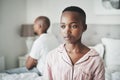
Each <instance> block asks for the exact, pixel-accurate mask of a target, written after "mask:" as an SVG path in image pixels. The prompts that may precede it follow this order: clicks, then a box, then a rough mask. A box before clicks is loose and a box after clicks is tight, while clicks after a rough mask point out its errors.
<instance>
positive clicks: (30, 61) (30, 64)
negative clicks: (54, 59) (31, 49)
mask: <svg viewBox="0 0 120 80" xmlns="http://www.w3.org/2000/svg"><path fill="white" fill-rule="evenodd" d="M36 65H37V60H36V59H34V58H32V57H30V56H28V58H27V60H26V68H27V69H28V70H30V69H32V68H33V67H36Z"/></svg>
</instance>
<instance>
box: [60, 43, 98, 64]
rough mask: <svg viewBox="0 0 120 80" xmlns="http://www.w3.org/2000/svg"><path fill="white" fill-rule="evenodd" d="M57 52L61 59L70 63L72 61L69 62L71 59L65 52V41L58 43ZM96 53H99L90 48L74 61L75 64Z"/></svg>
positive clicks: (96, 54)
mask: <svg viewBox="0 0 120 80" xmlns="http://www.w3.org/2000/svg"><path fill="white" fill-rule="evenodd" d="M58 52H60V53H61V57H62V59H63V60H64V61H65V62H66V63H68V64H70V65H72V62H71V60H70V58H69V56H68V54H67V52H66V49H65V43H64V44H61V45H60V47H59V48H58ZM98 55H99V54H98V53H97V52H96V51H95V50H94V49H93V48H91V49H90V51H88V52H87V53H86V54H85V55H84V56H83V57H82V58H81V59H79V60H78V61H77V62H76V63H75V65H77V64H79V63H82V62H84V61H86V60H88V59H89V57H95V56H98Z"/></svg>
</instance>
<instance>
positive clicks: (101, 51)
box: [90, 43, 104, 58]
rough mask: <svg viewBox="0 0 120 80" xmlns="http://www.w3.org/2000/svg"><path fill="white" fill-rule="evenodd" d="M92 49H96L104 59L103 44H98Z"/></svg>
mask: <svg viewBox="0 0 120 80" xmlns="http://www.w3.org/2000/svg"><path fill="white" fill-rule="evenodd" d="M90 48H93V49H95V50H96V51H97V52H98V53H99V55H100V57H101V58H103V56H104V46H103V44H101V43H100V44H97V45H95V46H90Z"/></svg>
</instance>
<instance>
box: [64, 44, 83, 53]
mask: <svg viewBox="0 0 120 80" xmlns="http://www.w3.org/2000/svg"><path fill="white" fill-rule="evenodd" d="M84 47H85V46H84V45H83V44H82V43H81V42H77V43H74V44H71V43H69V44H65V48H66V50H67V52H69V53H81V51H82V50H83V48H84Z"/></svg>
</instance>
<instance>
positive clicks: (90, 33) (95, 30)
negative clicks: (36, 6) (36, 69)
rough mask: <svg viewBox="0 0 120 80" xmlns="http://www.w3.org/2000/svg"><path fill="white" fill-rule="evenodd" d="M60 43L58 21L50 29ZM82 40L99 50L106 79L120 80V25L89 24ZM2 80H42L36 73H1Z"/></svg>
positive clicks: (61, 40)
mask: <svg viewBox="0 0 120 80" xmlns="http://www.w3.org/2000/svg"><path fill="white" fill-rule="evenodd" d="M48 32H49V33H51V34H53V35H54V36H55V37H56V38H57V39H58V42H59V43H62V42H63V38H62V37H61V35H60V27H59V24H58V23H54V24H52V27H51V28H50V29H49V31H48ZM82 42H83V43H84V44H86V45H87V46H88V47H90V48H94V49H96V50H97V51H98V53H99V54H100V56H101V58H103V60H104V63H105V80H120V62H119V61H120V25H111V24H88V29H87V31H86V32H85V33H84V35H83V37H82ZM0 80H41V77H40V76H38V75H37V74H36V73H21V74H7V73H2V74H1V73H0Z"/></svg>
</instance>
